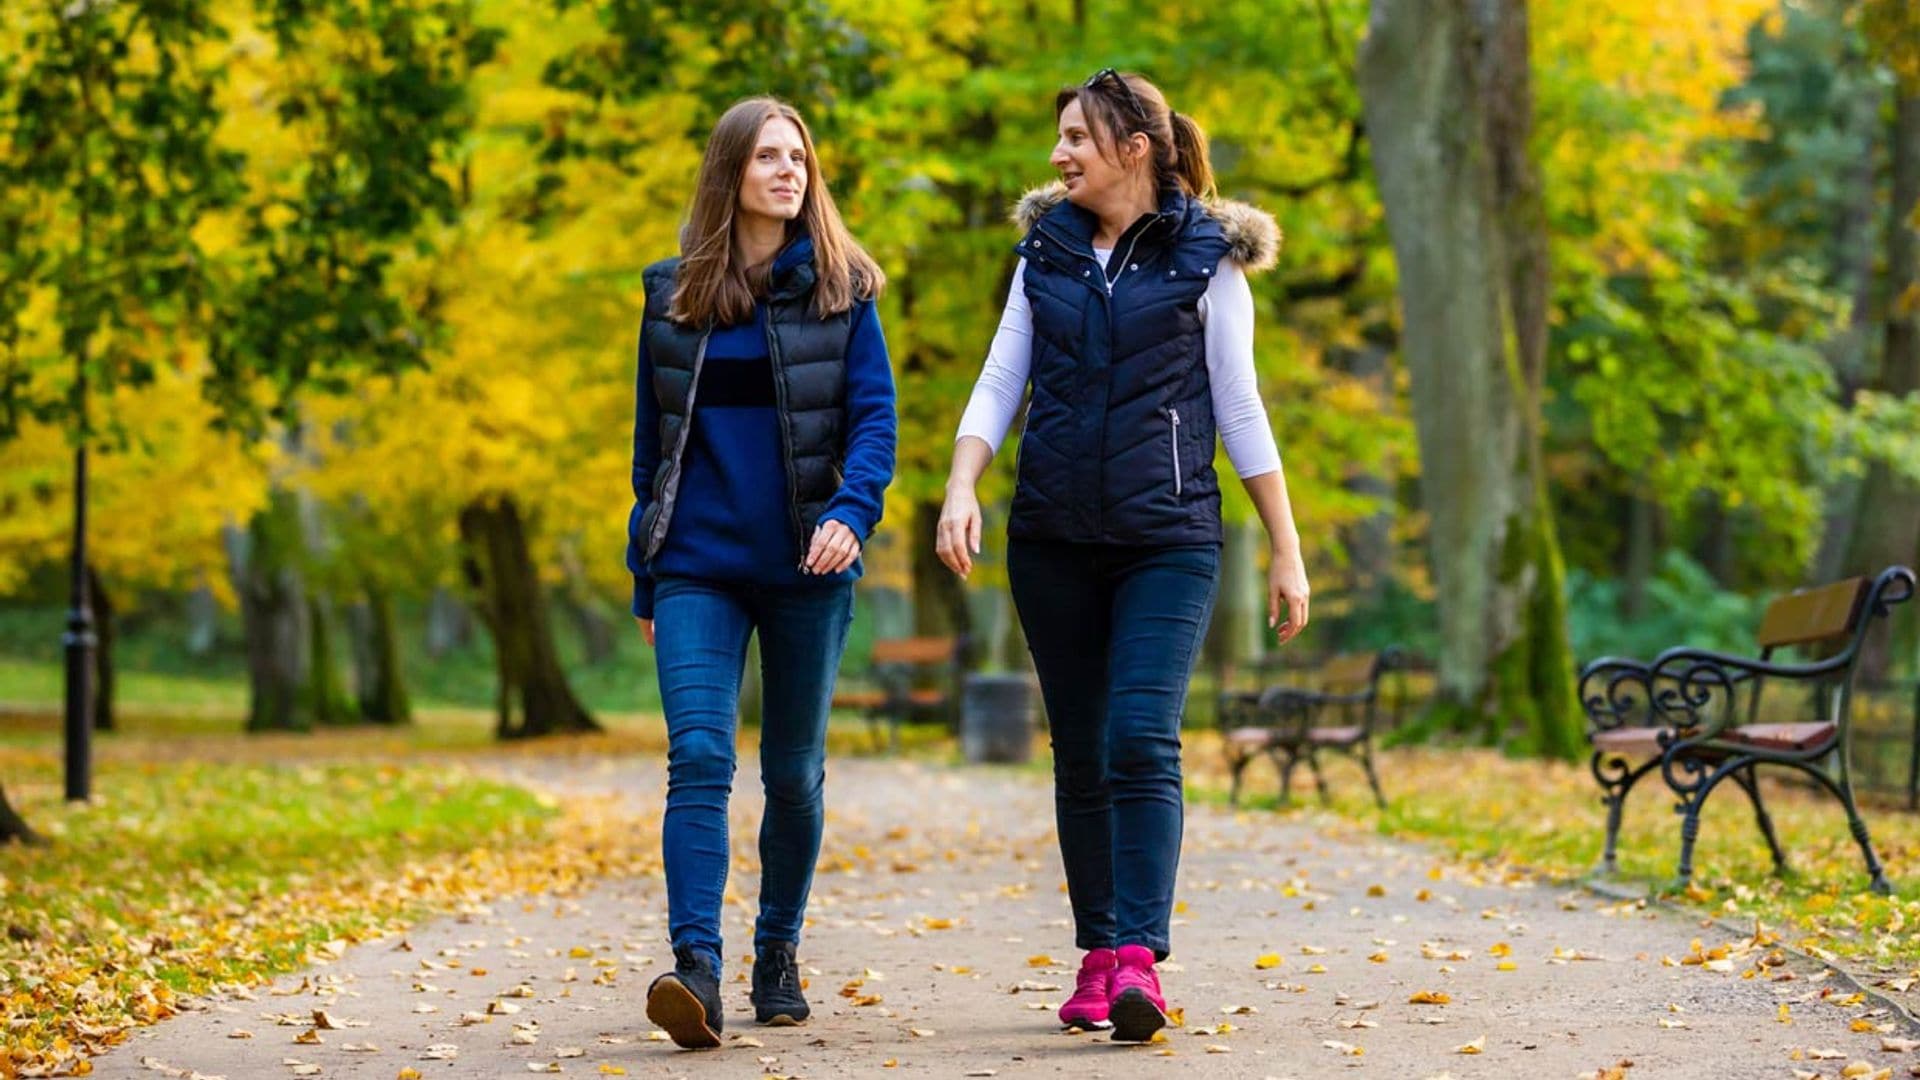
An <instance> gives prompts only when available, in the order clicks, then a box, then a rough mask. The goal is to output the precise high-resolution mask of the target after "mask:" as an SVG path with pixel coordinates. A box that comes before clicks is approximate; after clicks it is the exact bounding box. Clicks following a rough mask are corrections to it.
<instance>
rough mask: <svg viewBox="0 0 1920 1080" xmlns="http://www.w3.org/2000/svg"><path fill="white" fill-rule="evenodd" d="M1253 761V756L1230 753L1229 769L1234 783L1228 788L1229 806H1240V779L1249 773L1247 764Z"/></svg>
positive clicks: (1228, 756)
mask: <svg viewBox="0 0 1920 1080" xmlns="http://www.w3.org/2000/svg"><path fill="white" fill-rule="evenodd" d="M1252 760H1253V755H1252V754H1238V753H1229V754H1228V755H1227V769H1228V771H1229V774H1230V775H1231V777H1232V783H1231V785H1230V786H1229V787H1228V788H1227V805H1228V806H1239V805H1240V778H1241V776H1242V775H1243V774H1245V773H1246V771H1247V763H1248V762H1250V761H1252Z"/></svg>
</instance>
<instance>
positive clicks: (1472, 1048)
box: [1453, 1035, 1487, 1054]
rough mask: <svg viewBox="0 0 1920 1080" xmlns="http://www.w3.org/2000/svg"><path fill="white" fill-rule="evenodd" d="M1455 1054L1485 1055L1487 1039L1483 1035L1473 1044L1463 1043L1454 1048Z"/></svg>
mask: <svg viewBox="0 0 1920 1080" xmlns="http://www.w3.org/2000/svg"><path fill="white" fill-rule="evenodd" d="M1453 1052H1454V1053H1456V1054H1484V1053H1486V1052H1487V1037H1486V1036H1485V1035H1482V1036H1480V1037H1479V1038H1477V1039H1475V1040H1473V1041H1472V1042H1467V1043H1461V1044H1460V1045H1459V1046H1456V1047H1454V1048H1453Z"/></svg>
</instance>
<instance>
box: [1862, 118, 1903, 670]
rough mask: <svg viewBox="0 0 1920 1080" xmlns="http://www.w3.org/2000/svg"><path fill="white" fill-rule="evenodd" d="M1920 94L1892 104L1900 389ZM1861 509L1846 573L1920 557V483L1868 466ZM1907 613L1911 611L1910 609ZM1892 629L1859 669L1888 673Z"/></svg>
mask: <svg viewBox="0 0 1920 1080" xmlns="http://www.w3.org/2000/svg"><path fill="white" fill-rule="evenodd" d="M1916 215H1920V94H1902V95H1901V96H1900V97H1899V98H1898V99H1897V100H1896V102H1895V104H1894V122H1893V206H1892V212H1891V214H1890V215H1889V216H1890V219H1891V220H1890V223H1889V225H1888V229H1887V314H1886V323H1885V326H1884V328H1883V333H1884V334H1885V339H1886V344H1885V349H1884V351H1883V353H1882V356H1881V363H1880V379H1879V389H1880V390H1882V391H1884V392H1886V393H1888V394H1893V395H1896V396H1904V395H1907V394H1911V393H1914V392H1915V391H1920V265H1917V264H1920V257H1917V256H1916V250H1920V229H1917V227H1916V223H1915V216H1916ZM1859 506H1860V512H1859V516H1858V520H1857V521H1856V522H1855V525H1854V529H1853V537H1852V543H1850V544H1848V545H1847V560H1846V572H1847V573H1849V574H1877V573H1879V572H1880V571H1881V570H1884V569H1886V568H1887V567H1888V566H1890V565H1892V564H1895V563H1904V564H1907V565H1912V564H1913V563H1914V561H1915V560H1916V559H1920V486H1916V485H1915V484H1914V483H1913V482H1912V481H1910V480H1907V479H1905V478H1904V477H1902V476H1900V475H1899V474H1898V473H1896V472H1894V471H1893V470H1892V469H1890V468H1888V467H1887V466H1886V465H1885V464H1883V463H1876V464H1874V465H1873V466H1872V467H1871V468H1869V469H1868V471H1867V476H1866V480H1865V482H1864V483H1862V484H1861V488H1860V503H1859ZM1907 618H1908V619H1913V618H1914V616H1912V615H1908V616H1907ZM1890 638H1891V635H1890V634H1889V633H1876V634H1874V635H1873V636H1871V637H1870V638H1868V639H1867V645H1866V652H1865V654H1864V655H1863V656H1862V657H1861V660H1860V663H1861V669H1862V670H1863V671H1864V672H1865V673H1866V674H1867V675H1868V676H1869V677H1878V676H1882V675H1885V674H1886V672H1887V669H1888V666H1889V664H1890V661H1891V658H1892V650H1891V649H1890V648H1889V644H1890Z"/></svg>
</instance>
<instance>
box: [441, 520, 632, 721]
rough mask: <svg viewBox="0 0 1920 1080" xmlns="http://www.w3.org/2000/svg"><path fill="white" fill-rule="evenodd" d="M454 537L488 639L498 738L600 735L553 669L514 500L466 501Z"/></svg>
mask: <svg viewBox="0 0 1920 1080" xmlns="http://www.w3.org/2000/svg"><path fill="white" fill-rule="evenodd" d="M460 539H461V542H462V544H463V545H464V547H465V555H464V558H463V562H464V566H465V570H466V575H467V583H468V584H469V585H470V586H471V587H472V589H473V597H474V604H475V607H476V609H477V610H478V611H479V613H480V621H481V622H483V623H485V624H486V627H487V629H488V631H489V632H491V633H492V635H493V653H494V659H495V664H496V666H497V668H498V671H499V694H498V698H497V712H498V715H499V725H498V727H497V729H496V733H497V734H498V736H499V737H500V738H502V739H518V738H526V737H529V736H534V735H552V734H557V733H560V732H577V731H599V730H600V725H599V724H598V723H596V722H595V721H594V719H593V717H592V716H591V715H590V714H588V712H587V710H586V708H585V707H584V706H582V705H581V704H580V701H579V699H578V698H577V697H575V696H574V693H573V687H572V686H571V685H569V684H568V682H567V674H566V672H565V670H563V669H562V668H561V666H560V657H559V653H558V651H557V650H556V649H555V648H554V642H553V622H552V620H551V618H549V616H548V613H547V603H546V596H545V593H544V590H542V589H541V587H540V576H539V573H538V571H537V570H536V569H535V568H534V565H533V558H532V556H531V555H530V554H528V550H527V535H526V529H525V526H524V525H523V524H522V522H521V519H520V511H519V508H518V507H517V506H516V505H515V504H514V501H513V500H512V499H503V500H501V501H500V502H498V503H496V504H487V503H483V502H474V503H469V504H468V505H467V507H466V508H465V509H463V510H461V511H460Z"/></svg>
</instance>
